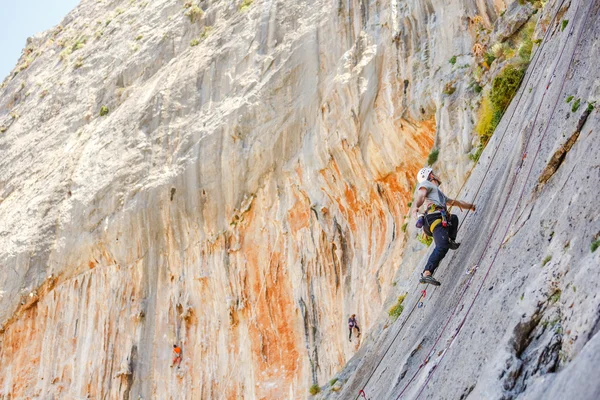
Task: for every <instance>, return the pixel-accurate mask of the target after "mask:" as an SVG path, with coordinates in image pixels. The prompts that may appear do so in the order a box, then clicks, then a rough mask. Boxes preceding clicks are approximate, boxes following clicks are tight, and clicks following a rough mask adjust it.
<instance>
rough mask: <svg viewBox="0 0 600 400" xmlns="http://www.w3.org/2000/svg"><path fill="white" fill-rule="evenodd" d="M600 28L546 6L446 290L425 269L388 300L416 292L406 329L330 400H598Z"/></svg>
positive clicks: (577, 8)
mask: <svg viewBox="0 0 600 400" xmlns="http://www.w3.org/2000/svg"><path fill="white" fill-rule="evenodd" d="M599 16H600V2H598V1H591V2H590V1H554V2H549V3H548V4H547V5H546V7H545V8H544V10H543V15H542V16H541V17H540V24H541V26H540V27H538V28H540V29H544V30H545V36H544V41H543V43H542V44H541V46H540V48H539V50H538V53H536V54H535V57H534V58H533V61H532V64H531V65H530V67H529V69H528V71H527V75H526V76H525V79H524V81H523V84H522V85H521V88H520V91H519V93H518V94H517V96H516V97H515V100H513V102H512V104H511V106H510V108H509V109H508V111H507V113H506V114H505V116H504V118H503V119H502V121H501V123H500V125H499V126H498V128H497V130H496V133H495V134H494V136H493V138H492V139H491V141H490V143H489V144H488V146H487V148H486V149H485V151H484V153H483V155H482V157H481V159H480V162H479V164H478V165H477V167H476V168H475V169H474V170H473V173H472V174H471V177H470V179H469V180H468V182H467V184H466V186H465V189H464V191H463V193H462V195H463V196H462V197H464V198H465V199H466V200H467V201H474V202H475V203H476V204H477V206H478V210H477V212H475V213H474V214H469V215H465V214H464V213H459V215H460V218H461V220H463V221H464V224H463V225H461V226H462V229H461V231H460V232H459V237H458V239H459V241H461V242H462V244H461V246H460V248H459V249H458V250H457V251H456V252H452V253H450V254H448V255H447V257H446V259H445V260H444V262H443V263H442V264H441V265H440V268H439V269H438V271H436V277H437V278H438V279H439V280H440V281H441V282H442V284H441V286H440V287H438V288H433V287H431V286H429V287H425V286H424V285H419V284H418V273H420V272H421V269H422V268H423V266H424V264H425V260H426V258H422V259H421V263H420V265H419V266H418V268H417V270H416V271H415V273H414V274H413V275H412V277H411V278H410V279H409V280H408V281H407V282H406V285H405V286H404V287H402V288H399V289H398V290H397V291H396V292H395V293H391V294H390V298H389V299H388V300H387V302H386V303H387V304H388V307H389V306H391V304H393V303H394V302H395V300H396V297H397V296H398V295H399V294H401V293H406V292H408V296H407V298H406V300H405V301H404V311H403V313H402V314H401V316H400V318H399V319H398V320H396V321H395V322H393V321H392V320H390V317H389V316H388V315H387V312H386V311H383V312H382V313H381V315H380V318H379V319H378V321H377V322H376V323H375V324H374V325H373V328H372V329H371V336H370V338H369V340H368V341H367V342H366V343H365V344H364V345H363V346H362V348H361V350H360V351H359V353H357V355H356V356H355V357H354V358H353V359H352V360H350V362H349V363H348V364H347V366H346V367H345V369H344V370H343V371H341V372H340V373H339V374H338V375H337V379H338V380H337V382H336V384H337V387H335V388H331V387H328V386H327V385H326V387H324V389H325V391H324V393H323V394H322V395H323V397H326V398H343V399H347V398H358V397H359V391H360V390H364V391H365V395H366V397H367V398H371V399H380V398H385V399H417V398H418V399H467V398H468V399H516V398H520V399H564V398H567V397H576V398H578V399H590V400H591V399H597V398H598V396H599V395H600V384H599V383H598V380H597V379H595V375H594V372H593V371H594V368H595V364H596V363H597V362H598V357H599V353H598V340H599V335H598V331H599V329H598V327H599V326H600V296H598V290H597V286H598V280H599V279H600V274H599V272H598V265H600V259H599V257H600V252H598V251H597V247H598V245H599V244H600V242H599V241H598V238H599V236H600V220H599V218H598V213H597V212H596V211H595V207H596V206H595V203H596V197H597V187H598V185H599V184H600V161H599V158H598V154H599V150H600V149H599V147H598V146H599V144H598V140H597V139H598V128H599V124H600V118H599V116H598V111H597V107H596V106H595V104H596V102H597V100H598V97H599V96H600V84H599V82H600V74H599V73H598V69H597V68H596V67H595V65H596V64H597V60H598V59H599V57H600V53H599V51H598V43H599V42H598V33H597V31H598V24H597V21H598V18H599ZM474 267H477V269H476V270H475V272H473V269H474ZM422 289H426V290H427V296H426V297H425V299H424V305H423V306H422V307H418V302H419V300H422V299H420V294H421V292H420V290H422ZM336 390H338V391H339V392H336Z"/></svg>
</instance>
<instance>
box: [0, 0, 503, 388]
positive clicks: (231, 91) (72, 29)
mask: <svg viewBox="0 0 600 400" xmlns="http://www.w3.org/2000/svg"><path fill="white" fill-rule="evenodd" d="M198 5H199V7H198V8H201V9H202V10H203V12H199V11H198V8H196V3H186V2H183V1H175V0H170V1H166V0H165V1H160V2H158V1H157V2H143V1H134V2H130V1H101V2H98V1H92V0H89V1H83V2H82V3H81V5H80V6H79V7H78V8H76V9H75V10H74V11H73V12H72V13H70V14H69V15H68V16H67V17H66V18H65V20H64V21H63V22H62V24H61V26H59V27H57V28H56V29H54V30H52V31H49V32H46V33H44V34H40V35H38V36H36V37H34V38H32V39H31V40H30V41H29V42H28V45H27V48H26V49H25V50H24V54H23V57H22V58H21V60H20V62H19V65H18V66H17V68H16V69H15V70H14V71H13V73H12V74H11V76H10V77H8V78H7V79H6V80H5V81H4V83H3V85H2V92H1V93H0V94H1V100H0V126H1V129H0V130H1V131H2V133H1V136H0V149H1V151H2V157H1V158H0V221H1V225H0V249H2V250H0V265H1V268H2V274H1V275H0V289H1V290H2V298H1V299H0V302H1V307H0V321H1V323H2V329H1V333H0V341H1V342H0V359H1V361H2V362H1V365H2V367H1V369H2V372H1V373H0V394H2V396H10V397H12V398H29V397H35V396H41V397H52V396H55V397H65V396H68V397H85V396H91V397H110V398H131V397H135V398H137V397H138V396H142V398H170V397H182V398H216V397H219V398H220V397H226V398H239V397H245V398H284V397H292V398H294V397H304V396H305V395H306V389H307V387H308V386H310V384H312V383H316V382H322V381H323V380H324V379H327V378H328V377H329V376H332V375H333V374H334V373H335V371H337V370H338V369H339V368H340V367H341V365H343V364H344V362H345V361H346V360H347V359H348V358H350V357H351V356H352V354H353V353H354V351H355V347H354V346H353V345H350V344H348V343H347V342H346V333H347V332H346V327H345V324H344V320H345V318H346V317H347V315H348V314H349V313H352V312H356V313H357V314H358V316H359V320H360V321H361V324H362V326H363V329H364V330H367V331H368V330H369V328H370V326H371V325H372V324H373V321H374V318H375V316H376V315H377V314H378V312H379V311H380V309H381V305H382V303H383V302H384V300H385V299H386V297H387V295H388V290H389V288H390V284H391V283H392V279H393V276H394V274H395V273H396V269H397V266H398V263H399V262H400V260H401V253H402V249H403V247H402V245H403V237H404V232H403V230H402V229H401V227H402V225H403V223H404V222H405V221H404V217H403V216H404V215H405V214H406V213H407V209H408V208H407V203H408V202H409V201H410V199H411V197H412V184H413V180H414V174H415V172H416V170H417V169H418V168H419V167H421V166H422V164H423V163H424V160H425V158H426V155H427V153H428V152H429V150H430V148H431V147H432V145H433V143H434V137H436V139H435V140H436V143H437V145H438V146H440V147H442V148H444V149H449V151H448V153H444V152H442V154H441V156H440V157H441V161H443V160H444V159H446V160H448V159H452V160H454V161H453V163H452V164H450V163H447V162H445V163H444V165H447V166H448V167H447V168H442V171H443V174H444V176H445V178H447V180H448V182H449V183H451V184H452V183H456V182H460V181H461V179H462V177H463V176H464V174H465V171H466V168H467V166H468V165H469V161H468V153H469V151H471V148H472V141H473V139H472V135H471V133H470V132H471V125H472V120H471V118H470V116H472V113H473V111H472V110H467V109H466V108H465V107H463V106H462V105H461V104H460V101H451V100H450V99H446V97H445V96H446V95H444V94H443V93H442V91H443V84H441V83H439V82H442V81H445V80H447V79H452V78H453V77H457V76H460V75H461V71H460V70H457V69H456V68H454V67H453V66H451V65H450V64H448V59H449V58H450V57H451V56H453V55H457V54H458V56H459V60H461V63H462V62H464V63H468V62H471V61H472V55H470V49H471V46H472V45H473V41H474V38H473V33H472V31H470V30H469V23H470V22H469V18H470V17H474V16H480V17H481V18H482V19H483V20H484V21H488V22H489V21H491V20H493V19H494V18H495V17H496V12H497V10H499V9H500V8H501V7H504V3H503V2H492V1H475V0H473V1H468V2H462V1H450V2H447V3H445V4H440V3H439V2H437V1H406V2H404V1H402V2H401V1H392V2H383V3H381V2H354V1H352V2H346V3H344V2H338V3H331V2H313V3H293V4H288V3H286V2H268V1H267V2H260V1H257V2H255V3H253V4H250V3H249V2H244V3H239V4H238V3H229V2H219V1H214V2H210V1H206V2H202V3H198ZM457 83H459V85H458V91H457V92H456V95H455V99H456V100H458V99H460V93H462V92H461V91H462V86H461V85H462V81H460V80H457ZM436 129H437V136H436V135H435V131H436ZM413 267H414V266H411V267H410V268H408V269H406V268H405V269H403V271H408V272H410V271H412V268H413ZM174 342H177V343H179V344H181V345H182V348H183V363H182V365H181V368H180V369H176V368H170V367H169V364H170V357H171V354H170V348H171V346H172V344H173V343H174Z"/></svg>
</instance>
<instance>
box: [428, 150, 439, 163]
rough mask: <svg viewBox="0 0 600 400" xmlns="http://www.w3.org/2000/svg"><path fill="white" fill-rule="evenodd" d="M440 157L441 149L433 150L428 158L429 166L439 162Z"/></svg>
mask: <svg viewBox="0 0 600 400" xmlns="http://www.w3.org/2000/svg"><path fill="white" fill-rule="evenodd" d="M439 155H440V149H433V150H431V153H429V156H428V157H427V165H433V164H434V163H435V162H436V161H437V159H438V156H439Z"/></svg>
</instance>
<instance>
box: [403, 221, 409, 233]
mask: <svg viewBox="0 0 600 400" xmlns="http://www.w3.org/2000/svg"><path fill="white" fill-rule="evenodd" d="M407 227H408V222H405V223H404V224H403V225H402V232H406V228H407Z"/></svg>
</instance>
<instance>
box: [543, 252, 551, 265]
mask: <svg viewBox="0 0 600 400" xmlns="http://www.w3.org/2000/svg"><path fill="white" fill-rule="evenodd" d="M550 260H552V256H550V255H549V256H546V258H544V260H542V267H543V266H544V265H546V264H548V263H549V262H550Z"/></svg>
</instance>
